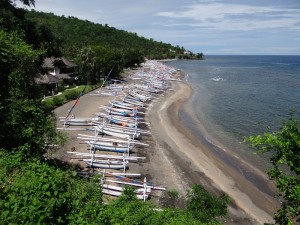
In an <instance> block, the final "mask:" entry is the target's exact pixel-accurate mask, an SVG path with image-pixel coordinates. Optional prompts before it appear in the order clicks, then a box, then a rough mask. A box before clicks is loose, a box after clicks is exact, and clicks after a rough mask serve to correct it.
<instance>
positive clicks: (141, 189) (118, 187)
mask: <svg viewBox="0 0 300 225" xmlns="http://www.w3.org/2000/svg"><path fill="white" fill-rule="evenodd" d="M101 187H102V188H105V189H110V190H115V191H121V192H122V191H124V190H125V187H123V186H116V185H111V184H102V185H101ZM135 192H136V193H144V192H145V193H147V194H150V193H151V188H149V187H146V189H145V188H137V189H136V190H135Z"/></svg>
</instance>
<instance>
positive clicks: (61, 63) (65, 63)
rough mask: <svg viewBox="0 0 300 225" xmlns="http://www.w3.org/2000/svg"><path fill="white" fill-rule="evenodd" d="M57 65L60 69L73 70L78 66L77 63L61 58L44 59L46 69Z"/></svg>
mask: <svg viewBox="0 0 300 225" xmlns="http://www.w3.org/2000/svg"><path fill="white" fill-rule="evenodd" d="M55 65H56V66H58V67H66V68H73V67H76V66H77V65H76V64H75V63H72V62H70V61H69V60H67V59H66V58H65V57H60V58H55V57H50V58H45V59H44V63H43V67H44V68H54V66H55Z"/></svg>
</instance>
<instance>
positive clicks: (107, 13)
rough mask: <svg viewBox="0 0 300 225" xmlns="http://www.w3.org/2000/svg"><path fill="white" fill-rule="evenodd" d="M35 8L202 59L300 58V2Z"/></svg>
mask: <svg viewBox="0 0 300 225" xmlns="http://www.w3.org/2000/svg"><path fill="white" fill-rule="evenodd" d="M18 6H21V5H20V4H18ZM34 9H35V10H36V11H43V12H52V13H54V14H55V15H59V16H62V15H64V16H65V17H68V16H73V17H77V18H79V19H83V20H88V21H91V22H94V23H99V24H102V25H104V24H107V25H108V26H110V27H115V28H117V29H121V30H126V31H129V32H133V33H136V34H137V35H138V36H142V37H145V38H153V39H154V40H156V41H162V42H164V43H170V44H172V45H174V46H177V45H179V46H180V47H181V46H183V47H184V48H185V49H187V50H190V51H192V52H194V53H200V52H202V53H204V55H300V0H251V1H250V0H84V1H82V0H36V1H35V7H34Z"/></svg>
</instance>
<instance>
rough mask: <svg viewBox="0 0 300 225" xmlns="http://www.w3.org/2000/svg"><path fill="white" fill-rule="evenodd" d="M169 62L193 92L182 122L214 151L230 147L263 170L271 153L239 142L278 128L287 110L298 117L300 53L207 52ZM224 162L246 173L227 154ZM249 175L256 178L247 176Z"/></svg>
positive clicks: (286, 114)
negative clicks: (198, 57)
mask: <svg viewBox="0 0 300 225" xmlns="http://www.w3.org/2000/svg"><path fill="white" fill-rule="evenodd" d="M167 65H170V66H172V67H174V68H177V69H180V70H182V71H184V72H185V73H186V74H187V76H186V79H187V82H188V83H189V84H190V85H191V86H192V88H193V90H194V93H193V96H192V97H191V98H190V99H189V100H188V102H187V104H185V105H184V108H183V109H182V110H181V112H180V118H181V120H182V121H183V122H184V124H185V125H186V126H187V127H188V128H189V129H191V130H193V131H194V132H195V133H196V134H197V135H198V136H199V138H202V139H203V140H205V141H206V142H207V143H209V144H210V145H211V149H212V150H213V151H219V152H222V151H226V152H228V151H229V152H232V154H234V155H235V158H241V159H243V160H246V161H247V162H249V163H251V164H252V165H254V166H255V167H256V168H259V169H261V170H265V169H267V168H268V167H269V158H268V157H269V156H268V155H255V154H254V152H255V151H254V150H253V149H250V148H249V147H248V145H246V144H244V143H242V142H243V139H244V137H247V136H250V135H253V134H262V133H263V132H264V131H275V130H278V129H279V128H280V126H281V125H282V122H283V120H284V119H288V118H289V113H290V112H291V110H295V111H296V112H295V116H296V117H297V118H298V119H300V56H206V59H205V60H200V61H199V60H191V61H189V60H179V61H172V62H168V63H167ZM268 127H269V129H270V130H268ZM224 160H227V161H228V163H230V164H232V165H233V166H235V167H236V169H238V170H240V171H241V172H242V173H245V174H247V171H243V169H242V168H240V165H239V164H240V163H239V162H235V160H233V161H232V158H230V157H229V158H226V156H224ZM235 164H236V165H235ZM245 176H247V175H245ZM248 178H249V179H255V178H251V174H249V175H248Z"/></svg>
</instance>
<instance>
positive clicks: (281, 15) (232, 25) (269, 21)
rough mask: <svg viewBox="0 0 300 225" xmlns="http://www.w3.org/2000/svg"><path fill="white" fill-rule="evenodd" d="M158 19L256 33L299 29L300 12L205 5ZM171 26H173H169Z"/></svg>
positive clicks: (187, 7) (195, 6) (164, 14)
mask: <svg viewBox="0 0 300 225" xmlns="http://www.w3.org/2000/svg"><path fill="white" fill-rule="evenodd" d="M157 16H161V17H165V18H171V19H177V20H182V19H185V20H186V25H187V26H192V27H197V26H201V27H210V28H212V29H220V30H256V29H270V28H271V29H276V28H282V27H284V28H290V29H295V28H299V24H298V21H299V20H300V10H299V9H290V8H279V7H270V6H251V5H242V4H229V3H227V4H225V3H201V4H199V3H198V4H193V5H190V6H186V7H185V8H183V9H182V10H178V11H164V12H159V13H157ZM169 26H170V24H169Z"/></svg>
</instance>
